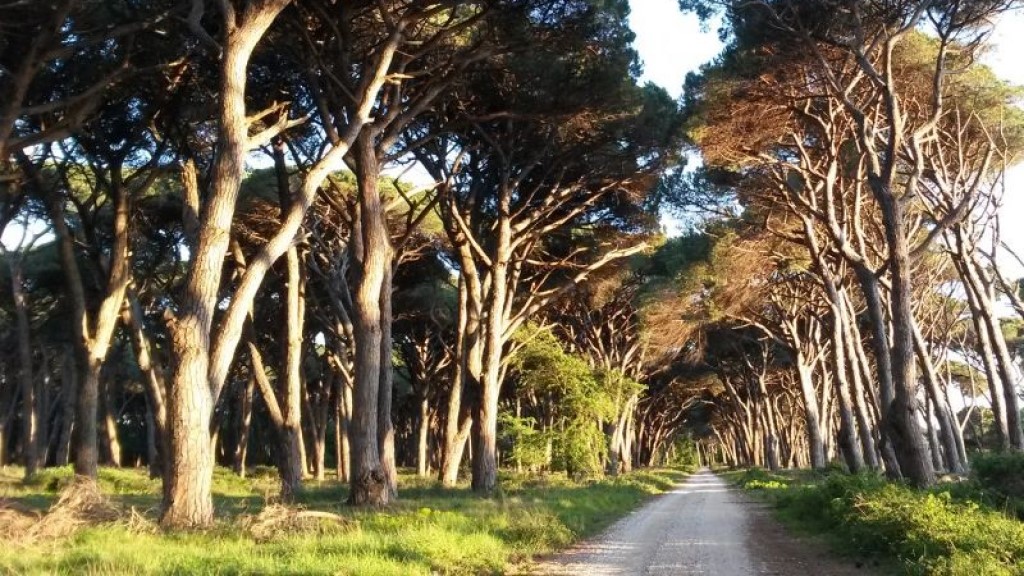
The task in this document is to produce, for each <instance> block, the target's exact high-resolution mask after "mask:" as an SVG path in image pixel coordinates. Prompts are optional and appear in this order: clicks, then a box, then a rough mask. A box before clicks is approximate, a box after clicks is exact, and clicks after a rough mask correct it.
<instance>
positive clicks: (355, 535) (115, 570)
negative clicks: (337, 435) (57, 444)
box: [0, 467, 686, 575]
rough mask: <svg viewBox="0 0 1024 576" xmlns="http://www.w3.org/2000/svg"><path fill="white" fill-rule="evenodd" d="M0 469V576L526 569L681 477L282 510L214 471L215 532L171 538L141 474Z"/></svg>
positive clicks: (413, 489)
mask: <svg viewBox="0 0 1024 576" xmlns="http://www.w3.org/2000/svg"><path fill="white" fill-rule="evenodd" d="M21 473H22V471H21V470H20V469H18V468H14V467H11V468H5V469H0V574H54V573H75V574H78V573H89V574H242V573H259V574H371V575H375V574H381V575H386V574H402V575H405V574H486V573H505V572H517V571H519V572H523V571H529V566H531V565H532V562H531V559H532V558H533V557H534V556H536V555H539V554H546V553H551V552H553V551H555V550H559V549H563V548H565V547H567V546H569V545H571V544H572V543H574V542H576V541H578V540H580V539H581V538H585V537H588V536H590V535H593V534H596V533H598V532H600V531H601V530H603V529H605V528H606V527H607V526H609V525H611V524H612V523H613V522H614V521H615V520H617V519H619V518H620V517H622V516H623V515H625V514H626V513H628V512H629V511H630V510H632V509H634V508H636V507H637V506H638V505H640V504H641V503H642V502H643V501H644V500H646V499H648V498H649V497H650V496H652V495H654V494H659V493H662V492H665V491H669V490H671V489H673V488H674V487H676V486H677V485H678V484H679V483H680V482H681V481H682V480H683V479H685V477H686V474H685V472H682V471H680V470H671V469H661V470H644V471H638V472H634V473H631V474H627V475H623V476H620V477H617V478H610V479H605V480H600V481H593V482H573V481H571V480H569V479H567V478H565V476H564V475H547V476H543V477H537V476H527V475H515V474H504V475H503V477H502V483H501V490H500V491H499V492H498V493H497V494H496V495H494V496H493V497H491V498H481V497H479V496H476V495H474V494H473V493H472V492H471V491H470V490H469V489H468V488H466V487H460V488H456V489H443V488H441V487H440V486H439V485H437V483H436V482H434V481H433V480H426V479H420V478H416V477H415V476H412V475H408V474H403V475H402V476H401V478H400V485H399V495H400V499H399V501H398V502H397V503H396V504H394V505H393V506H390V507H388V508H387V509H385V510H355V509H352V508H350V507H348V506H346V505H345V504H344V502H345V499H346V496H347V494H346V489H345V486H344V485H343V484H340V483H338V482H335V481H325V482H322V483H319V484H317V483H314V482H310V483H308V484H307V486H306V488H305V489H304V491H303V492H302V494H301V496H300V499H299V502H298V503H297V504H296V505H294V506H291V507H284V506H280V505H275V504H274V503H273V501H274V499H275V497H276V494H277V492H278V480H277V477H276V473H275V471H274V470H273V469H256V470H254V471H252V473H251V474H250V475H249V476H248V477H247V478H239V477H238V476H235V475H233V474H232V473H231V472H230V471H228V470H224V469H218V470H217V471H216V473H215V477H214V504H215V507H216V509H217V518H218V519H217V522H216V524H215V525H214V526H213V527H211V528H210V529H208V530H206V531H202V532H189V533H176V534H169V533H165V532H163V531H161V530H160V529H159V528H158V526H157V524H156V519H157V513H158V506H159V494H160V482H159V480H154V479H150V478H149V477H148V476H147V474H146V471H145V470H142V469H109V468H105V469H101V471H100V481H99V492H98V493H91V494H90V493H88V492H86V493H83V492H81V491H79V492H75V491H69V490H67V489H66V488H67V486H69V485H70V484H71V480H72V475H71V470H70V469H69V468H59V469H47V470H44V471H43V472H41V473H40V474H38V475H37V476H36V477H35V478H33V479H32V480H31V481H29V482H23V481H22V480H21Z"/></svg>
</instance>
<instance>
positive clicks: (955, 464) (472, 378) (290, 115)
mask: <svg viewBox="0 0 1024 576" xmlns="http://www.w3.org/2000/svg"><path fill="white" fill-rule="evenodd" d="M680 4H681V9H683V10H688V11H693V12H696V13H698V14H699V15H701V16H702V17H703V18H706V19H709V21H714V22H721V25H722V34H723V38H725V39H727V41H728V43H727V48H726V50H725V51H724V52H723V54H722V55H721V56H720V57H719V58H718V59H717V60H716V61H714V62H713V63H711V64H709V65H707V66H705V67H704V68H702V69H701V70H700V72H699V73H696V74H693V75H691V76H690V77H689V79H688V80H687V85H686V91H685V94H684V96H683V98H682V100H681V101H678V102H677V101H674V100H673V99H672V98H671V97H670V96H669V95H668V94H667V93H666V92H665V91H664V90H663V89H661V88H659V87H656V86H653V85H643V84H641V83H640V81H639V77H640V74H641V71H642V69H641V66H640V64H639V61H638V58H637V55H636V53H635V51H634V50H633V48H632V46H631V42H632V39H633V34H632V32H631V31H630V30H629V27H628V25H627V20H626V18H627V16H628V4H627V2H625V0H479V1H468V2H467V1H461V2H454V1H446V0H432V1H420V0H394V1H392V0H375V1H359V0H355V1H345V2H337V1H334V0H294V1H293V0H247V1H246V0H219V1H212V0H211V1H204V0H192V1H191V2H170V1H163V0H47V1H43V2H19V1H15V2H10V1H7V2H0V228H2V231H3V236H4V243H3V245H2V246H3V248H2V249H3V253H2V254H0V259H2V261H3V267H2V270H0V280H2V290H0V320H2V323H0V464H7V463H18V464H20V465H23V466H24V470H25V474H26V476H32V475H33V474H35V473H36V472H37V471H38V470H39V469H40V468H41V467H45V466H64V465H68V464H72V465H73V467H74V471H75V474H76V475H78V476H80V477H83V478H84V479H88V478H90V477H91V478H95V477H96V474H97V470H98V466H100V465H110V466H147V467H148V468H149V470H150V473H151V474H152V475H154V476H157V477H160V478H161V480H162V485H163V504H162V512H161V515H162V516H161V518H162V520H161V521H162V523H163V524H164V525H165V526H168V527H192V526H202V525H207V524H209V523H210V522H211V521H212V520H213V517H214V509H213V501H212V498H211V493H210V487H211V482H212V475H213V470H214V467H215V466H227V467H231V468H233V469H234V471H235V472H236V473H238V474H242V475H244V474H246V470H247V468H249V467H252V466H264V465H270V466H274V467H276V469H277V471H278V474H279V475H280V478H281V496H282V498H283V499H285V500H288V499H290V498H293V497H294V496H295V495H296V494H297V493H299V492H300V491H301V490H302V486H303V483H304V482H308V481H313V480H322V479H324V478H325V477H326V476H327V475H335V476H336V478H337V479H338V480H340V481H343V482H347V483H348V484H349V486H350V490H349V496H348V497H349V502H350V503H351V504H353V505H375V506H385V505H387V504H388V503H389V502H391V501H393V500H394V499H396V498H400V496H401V494H400V491H399V486H398V482H397V471H398V469H399V468H400V467H410V468H415V469H416V471H417V472H418V473H419V474H420V475H422V476H435V477H437V478H438V479H439V481H440V482H441V483H442V484H443V485H444V486H449V487H450V486H455V485H456V483H458V482H460V481H461V479H463V478H469V479H470V481H471V484H472V487H473V488H474V489H475V490H477V491H479V492H481V493H485V494H486V493H491V492H493V491H494V490H495V489H496V488H497V487H498V484H499V479H498V473H499V469H500V468H502V467H507V468H513V469H516V470H524V471H532V472H538V473H543V472H549V471H564V472H567V473H568V474H570V475H572V476H575V477H581V478H585V477H592V476H597V475H602V474H611V475H614V474H618V473H620V472H623V471H628V470H630V469H632V468H633V467H638V466H648V465H654V464H659V463H665V462H668V461H671V460H673V459H679V458H685V457H690V456H691V455H696V456H697V457H699V458H700V459H701V461H702V462H704V463H723V464H737V465H738V464H748V465H759V466H764V467H767V468H772V469H775V468H782V467H813V468H824V467H826V466H828V465H829V464H830V463H831V462H835V463H837V464H838V465H840V466H844V467H846V468H847V469H849V470H851V471H858V470H862V469H873V470H878V471H884V472H885V473H886V474H887V475H888V476H890V477H893V478H903V479H906V480H907V481H909V482H911V483H913V484H915V485H918V486H927V485H930V484H932V483H933V482H935V480H936V477H937V475H938V474H941V473H946V472H948V473H963V472H965V471H966V469H967V467H968V456H969V454H970V453H971V452H973V451H981V450H1007V451H1021V450H1024V434H1022V426H1021V407H1020V387H1019V380H1020V373H1021V366H1020V359H1021V350H1020V346H1021V341H1020V337H1019V335H1018V330H1019V329H1020V327H1021V325H1022V323H1024V292H1022V290H1021V285H1020V283H1019V282H1018V281H1017V280H1016V279H1014V278H1010V277H1006V276H1005V275H1004V274H1002V273H1001V271H1000V269H999V268H998V267H997V266H996V265H995V262H996V261H997V259H998V260H999V261H1004V259H1005V258H1007V257H1011V258H1012V257H1015V255H1014V254H1013V253H1012V251H1011V250H1009V248H1008V247H1006V246H1004V245H1003V243H1002V242H1001V239H1000V225H1001V222H1000V216H1004V217H1005V216H1006V215H1005V214H1004V213H1000V210H999V209H1000V206H1001V202H1002V199H1003V197H1004V195H1005V194H1008V193H1014V191H1013V190H1007V189H1006V185H1005V174H1006V171H1007V170H1008V169H1009V168H1011V167H1012V166H1013V165H1014V164H1016V163H1017V162H1018V161H1019V160H1020V155H1021V152H1022V145H1024V112H1022V110H1021V109H1020V108H1019V107H1018V105H1019V103H1020V97H1021V92H1020V90H1019V89H1018V88H1017V87H1014V86H1009V85H1007V84H1005V83H1004V82H1002V81H1000V80H999V79H998V78H996V77H995V76H994V75H993V74H992V73H991V71H989V70H988V69H987V68H985V67H984V66H983V65H982V64H980V63H979V57H980V55H981V53H982V52H983V50H984V49H985V47H986V40H987V38H988V33H989V32H990V31H991V28H992V26H993V22H995V21H996V20H997V19H998V16H999V15H1000V13H1002V12H1005V11H1007V10H1010V9H1012V8H1014V7H1016V6H1015V5H1016V4H1019V3H1017V2H1014V1H1011V0H886V1H875V2H865V1H860V0H813V1H807V2H790V1H787V0H759V1H754V2H751V1H737V2H712V1H703V0H682V1H681V3H680ZM718 17H721V19H720V20H718V19H717V18H718ZM698 157H699V158H700V159H701V160H700V162H698V161H697V160H696V159H697V158H698ZM667 214H669V215H675V216H676V217H679V218H683V219H684V220H685V221H686V222H687V224H688V226H689V228H688V232H687V233H685V234H684V235H683V236H681V237H675V238H666V237H665V235H664V233H663V232H662V228H661V224H660V218H662V217H664V216H665V215H667ZM1003 224H1004V225H1011V224H1012V223H1009V222H1004V223H1003Z"/></svg>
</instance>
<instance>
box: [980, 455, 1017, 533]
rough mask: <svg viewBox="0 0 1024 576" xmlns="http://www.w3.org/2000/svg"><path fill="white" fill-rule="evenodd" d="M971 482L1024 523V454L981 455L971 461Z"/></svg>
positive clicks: (984, 494)
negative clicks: (1023, 520)
mask: <svg viewBox="0 0 1024 576" xmlns="http://www.w3.org/2000/svg"><path fill="white" fill-rule="evenodd" d="M971 479H972V481H973V483H974V484H973V486H975V487H976V489H977V490H978V491H980V492H981V493H982V495H983V496H986V497H988V499H989V500H990V501H991V502H992V504H993V505H995V506H997V507H1002V508H1005V509H1006V510H1008V511H1012V512H1013V513H1015V514H1016V516H1017V517H1018V518H1020V519H1024V454H1019V453H1011V452H994V453H985V454H977V455H975V456H974V457H973V458H972V459H971Z"/></svg>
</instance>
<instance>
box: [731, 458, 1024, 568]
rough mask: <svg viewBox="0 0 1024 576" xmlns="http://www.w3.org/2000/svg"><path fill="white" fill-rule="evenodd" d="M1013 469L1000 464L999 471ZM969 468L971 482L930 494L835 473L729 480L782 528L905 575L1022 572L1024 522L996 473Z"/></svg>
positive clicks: (746, 475) (1011, 480)
mask: <svg viewBox="0 0 1024 576" xmlns="http://www.w3.org/2000/svg"><path fill="white" fill-rule="evenodd" d="M1014 458H1016V459H1017V460H1018V461H1021V462H1024V460H1022V459H1021V457H1019V456H1017V457H1014ZM1017 465H1018V464H1017V463H1016V462H1015V463H1012V464H1007V463H1006V462H1002V463H1001V464H999V469H1000V470H1004V469H1006V468H1007V467H1012V466H1017ZM975 470H976V476H975V477H973V478H972V479H970V480H967V481H961V482H949V483H940V484H939V485H938V486H936V487H934V488H932V489H929V490H917V489H913V488H911V487H908V486H906V485H903V484H899V483H893V482H889V481H887V480H885V479H884V478H882V477H881V476H878V475H875V474H869V473H864V474H856V475H850V474H845V473H842V472H837V471H827V472H809V471H801V472H796V473H791V472H785V473H778V474H773V473H768V472H765V471H763V470H758V469H753V470H747V471H744V472H738V473H734V474H733V480H734V481H735V482H736V483H737V484H739V485H741V486H743V487H744V488H746V489H748V490H753V491H756V492H758V493H760V494H762V495H766V496H767V497H768V498H769V499H770V500H771V501H772V502H774V504H775V505H776V507H777V508H778V509H779V514H780V516H781V517H782V518H783V519H784V520H786V521H788V523H790V524H793V525H796V526H797V527H799V528H801V529H804V530H806V531H808V532H813V533H819V534H825V535H829V536H831V538H830V539H831V540H832V541H833V542H835V543H837V545H838V546H840V547H841V548H842V551H843V552H845V553H849V554H851V555H855V556H858V557H861V558H870V559H876V560H879V561H881V562H882V563H883V564H885V565H894V566H896V568H897V570H898V571H900V572H902V573H904V574H911V575H950V576H961V575H962V576H981V575H985V576H1001V575H1018V574H1024V523H1021V522H1020V521H1019V520H1017V519H1016V518H1015V517H1014V516H1013V514H1012V513H1009V512H1010V511H1009V510H1008V508H1007V507H1006V506H1005V498H1006V497H1007V496H1008V495H1005V494H1003V493H1002V492H998V491H997V490H996V489H995V488H993V478H996V477H997V476H999V475H997V474H995V473H994V472H991V471H990V469H989V468H988V466H987V465H986V464H983V465H982V466H977V464H975ZM1019 482H1020V477H1019V476H1016V477H1015V476H1012V475H1007V477H1006V478H1004V479H1003V481H1002V482H1001V483H999V485H1000V486H1002V487H1003V488H1002V489H1004V490H1007V489H1011V488H1012V487H1014V486H1019ZM1007 487H1010V488H1007ZM996 493H998V494H1000V495H1001V496H1000V497H995V496H993V495H994V494H996ZM999 498H1002V499H1003V500H1002V502H1004V504H1003V505H1000V504H999V502H1000V499H999Z"/></svg>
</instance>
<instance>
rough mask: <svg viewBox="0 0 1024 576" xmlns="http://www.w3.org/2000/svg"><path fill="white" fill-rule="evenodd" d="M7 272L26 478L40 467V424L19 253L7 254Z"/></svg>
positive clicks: (26, 301) (26, 304)
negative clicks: (9, 277)
mask: <svg viewBox="0 0 1024 576" xmlns="http://www.w3.org/2000/svg"><path fill="white" fill-rule="evenodd" d="M4 256H6V259H7V266H8V270H9V271H10V274H11V296H12V300H13V302H14V317H15V329H16V333H17V337H18V381H19V383H20V386H21V405H22V417H21V435H22V439H21V445H22V449H21V452H22V461H23V462H22V463H23V464H24V466H25V478H31V477H32V476H34V475H35V473H36V470H37V468H38V464H39V458H38V454H37V453H38V432H39V421H38V411H37V406H36V393H35V382H34V379H33V373H32V344H31V337H32V336H31V333H30V329H29V320H28V314H29V313H28V300H27V296H26V295H25V290H24V287H25V279H24V275H23V270H22V265H21V255H20V254H8V253H6V251H4Z"/></svg>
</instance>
